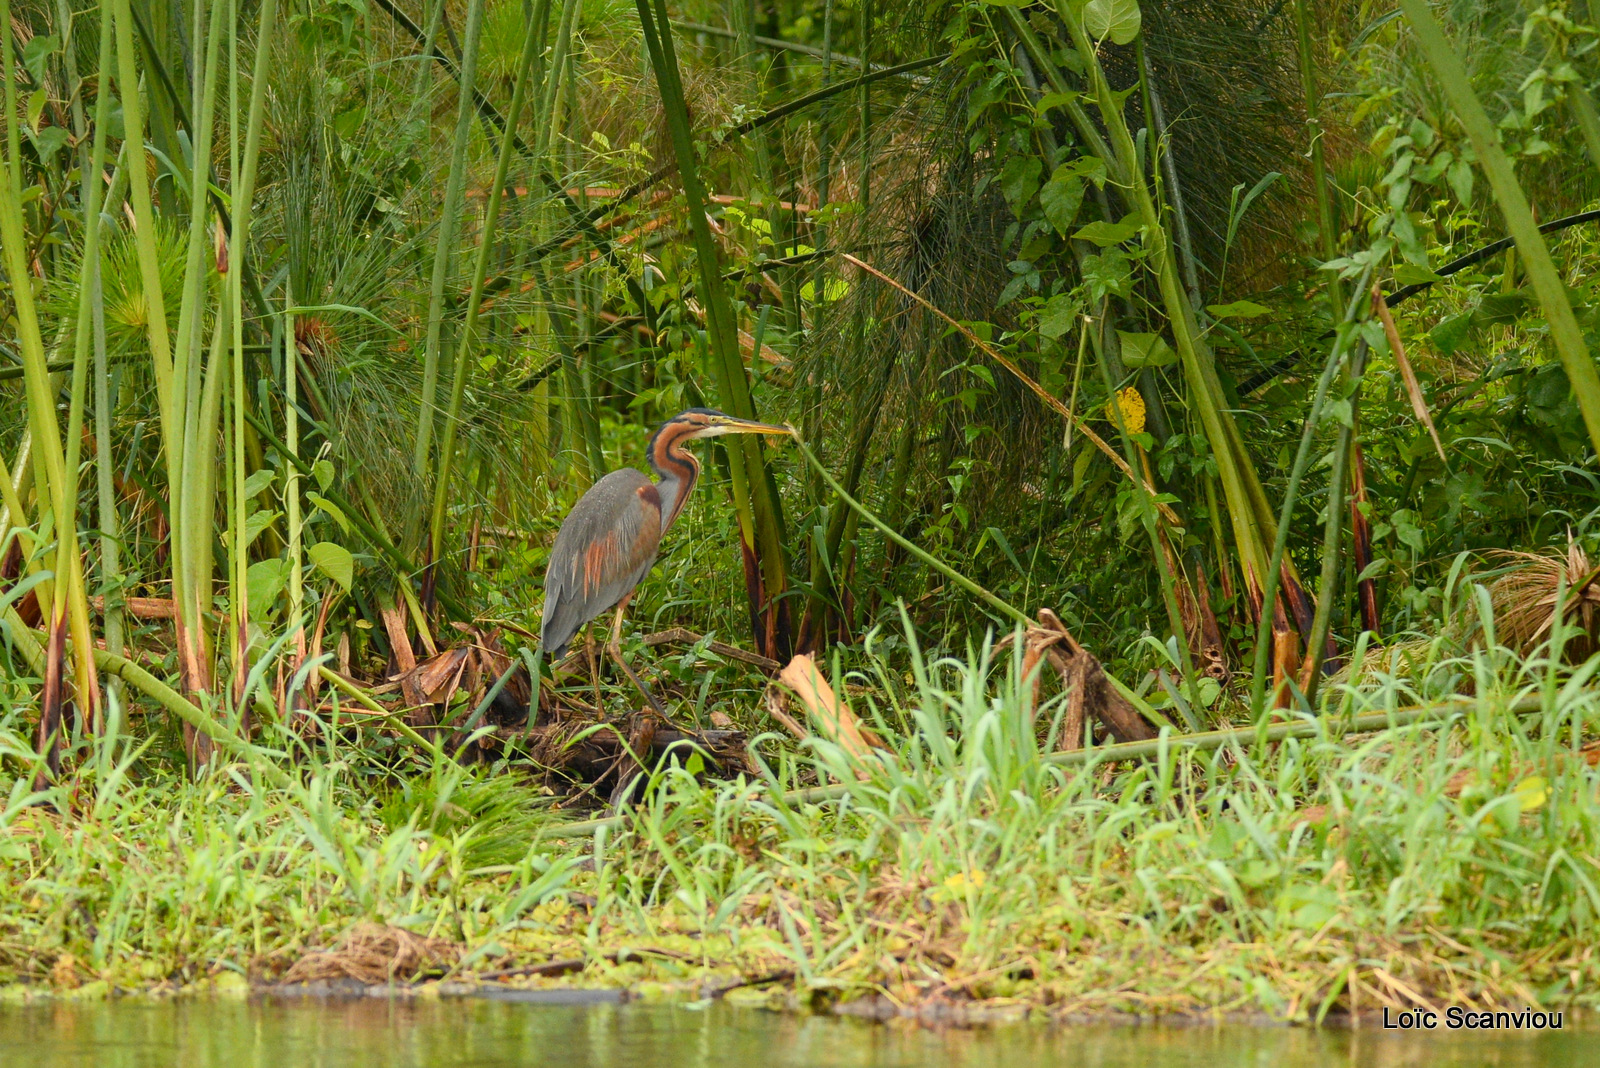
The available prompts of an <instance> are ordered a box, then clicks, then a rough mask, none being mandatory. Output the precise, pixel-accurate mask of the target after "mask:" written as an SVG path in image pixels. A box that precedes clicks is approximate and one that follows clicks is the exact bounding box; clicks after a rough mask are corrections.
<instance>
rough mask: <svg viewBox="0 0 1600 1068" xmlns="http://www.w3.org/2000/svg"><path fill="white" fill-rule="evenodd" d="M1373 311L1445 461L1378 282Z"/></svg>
mask: <svg viewBox="0 0 1600 1068" xmlns="http://www.w3.org/2000/svg"><path fill="white" fill-rule="evenodd" d="M1372 311H1373V313H1374V314H1375V315H1377V317H1378V318H1379V320H1381V321H1382V322H1383V334H1384V336H1385V337H1387V338H1388V339H1389V351H1390V352H1392V353H1394V362H1395V363H1397V364H1399V366H1400V377H1401V378H1402V379H1403V380H1404V381H1405V384H1406V396H1407V397H1408V398H1409V399H1410V401H1411V410H1412V411H1413V412H1415V413H1416V416H1417V420H1418V421H1419V422H1420V423H1421V424H1422V425H1423V426H1425V427H1427V428H1428V436H1429V437H1430V438H1432V439H1433V447H1434V448H1435V449H1437V450H1439V459H1441V460H1444V445H1442V444H1441V443H1440V442H1439V431H1438V430H1436V429H1435V428H1434V425H1433V416H1432V415H1429V414H1428V402H1427V400H1426V399H1425V398H1424V397H1423V396H1422V386H1421V384H1419V383H1418V382H1417V372H1416V371H1414V370H1412V367H1411V361H1410V359H1408V358H1407V357H1406V347H1405V346H1404V345H1402V344H1401V343H1400V331H1399V329H1398V328H1397V327H1396V326H1395V325H1394V316H1393V315H1391V314H1389V305H1388V304H1387V303H1386V302H1385V301H1384V299H1383V290H1381V289H1379V288H1378V286H1377V283H1376V282H1374V283H1373V286H1372ZM1446 462H1448V461H1446Z"/></svg>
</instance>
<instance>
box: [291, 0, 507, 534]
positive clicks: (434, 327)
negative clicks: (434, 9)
mask: <svg viewBox="0 0 1600 1068" xmlns="http://www.w3.org/2000/svg"><path fill="white" fill-rule="evenodd" d="M465 32H466V38H465V40H464V41H463V42H462V50H461V76H460V83H461V88H460V93H459V95H460V98H461V99H460V103H459V105H458V106H457V108H456V128H455V135H454V137H453V139H452V140H451V144H450V171H449V173H448V175H447V176H446V177H445V184H444V206H443V208H442V209H441V212H440V216H439V234H438V239H437V240H438V243H437V244H436V245H435V246H434V256H433V278H432V281H431V283H430V287H429V290H428V328H427V329H428V333H427V338H426V340H425V341H424V343H423V350H422V403H421V407H420V410H419V412H418V415H417V434H416V443H415V447H414V449H413V451H412V455H411V469H412V472H413V473H414V474H415V475H416V476H417V477H418V478H421V477H423V475H424V474H425V473H426V471H427V466H428V457H429V456H430V455H431V452H432V449H433V421H434V415H433V409H434V398H435V397H436V396H437V394H438V392H439V335H440V333H441V331H442V330H443V327H444V291H445V287H446V285H447V284H448V283H449V281H450V260H451V258H452V257H453V256H454V255H455V239H456V230H457V228H458V227H459V226H460V223H461V204H462V200H463V198H464V195H465V190H466V181H467V142H468V140H469V139H470V135H471V133H472V117H473V115H474V114H476V113H477V107H476V105H475V103H474V100H473V89H474V87H475V86H476V85H477V77H478V40H479V38H480V37H481V36H482V32H483V0H467V25H466V31H465ZM292 351H293V346H292V344H291V356H292ZM430 563H431V561H430Z"/></svg>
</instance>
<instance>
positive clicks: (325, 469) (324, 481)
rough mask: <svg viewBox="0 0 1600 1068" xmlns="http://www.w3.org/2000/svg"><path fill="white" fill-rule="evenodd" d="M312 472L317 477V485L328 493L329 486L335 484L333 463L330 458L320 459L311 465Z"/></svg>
mask: <svg viewBox="0 0 1600 1068" xmlns="http://www.w3.org/2000/svg"><path fill="white" fill-rule="evenodd" d="M311 474H312V475H313V476H314V477H315V478H316V480H317V485H319V486H321V487H322V491H323V492H324V493H326V492H327V491H328V487H329V486H331V485H333V463H332V462H331V461H329V460H318V461H317V462H316V463H314V464H312V465H311Z"/></svg>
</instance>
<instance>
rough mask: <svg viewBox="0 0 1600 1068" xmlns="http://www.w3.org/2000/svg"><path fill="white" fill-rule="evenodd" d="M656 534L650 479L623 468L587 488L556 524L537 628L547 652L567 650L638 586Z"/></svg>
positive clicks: (657, 503) (656, 503)
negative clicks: (590, 623)
mask: <svg viewBox="0 0 1600 1068" xmlns="http://www.w3.org/2000/svg"><path fill="white" fill-rule="evenodd" d="M660 540H661V499H660V496H659V495H658V494H657V492H656V487H655V483H653V482H651V481H650V480H649V479H648V478H646V477H645V476H644V475H643V474H641V473H640V472H638V471H635V470H634V469H633V468H631V467H625V468H623V469H622V470H620V471H613V472H612V473H611V474H609V475H607V476H606V477H605V478H602V479H601V480H600V481H599V482H596V483H595V484H594V485H593V486H592V487H590V489H589V492H587V493H585V494H584V495H583V497H582V498H581V499H580V500H579V501H578V503H577V504H576V505H575V506H574V507H573V509H572V511H571V512H570V513H569V514H568V515H567V518H566V520H565V521H564V522H563V523H562V524H561V530H560V532H559V533H558V534H557V535H556V543H555V547H554V548H553V549H552V550H551V552H550V563H549V567H548V569H547V571H546V573H545V599H544V619H543V622H542V625H541V627H540V640H541V642H542V644H543V645H544V647H545V649H546V650H547V651H548V653H549V655H551V656H552V657H556V656H560V655H562V654H563V653H565V652H566V647H567V643H568V642H570V641H571V639H572V636H573V635H574V634H576V633H577V632H578V628H579V627H582V626H583V625H584V624H585V623H587V622H588V621H589V620H591V619H593V618H595V617H596V616H598V615H600V614H601V613H602V612H605V611H607V610H608V609H610V608H611V607H612V606H614V605H615V604H616V603H617V602H618V601H620V600H622V598H623V597H624V596H626V595H627V594H628V593H629V592H630V591H631V590H632V589H633V588H634V586H636V585H638V583H639V580H640V579H642V578H644V576H645V575H646V574H647V573H648V572H649V570H650V565H651V564H652V563H653V562H654V561H655V557H656V548H657V546H658V544H659V543H660Z"/></svg>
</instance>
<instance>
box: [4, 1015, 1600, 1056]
mask: <svg viewBox="0 0 1600 1068" xmlns="http://www.w3.org/2000/svg"><path fill="white" fill-rule="evenodd" d="M89 1065H93V1066H95V1068H147V1066H149V1068H155V1066H160V1068H201V1066H205V1068H210V1066H212V1065H219V1066H220V1065H226V1066H229V1068H257V1066H260V1068H268V1066H270V1068H290V1066H292V1068H368V1066H373V1068H464V1066H467V1065H472V1066H474V1068H498V1066H502V1065H504V1066H512V1065H515V1066H518V1068H540V1066H550V1068H591V1066H593V1068H601V1066H604V1068H613V1066H616V1068H969V1066H970V1068H980V1066H981V1068H1037V1066H1042V1065H1070V1066H1073V1068H1080V1066H1082V1068H1120V1066H1124V1065H1126V1066H1129V1068H1132V1066H1139V1068H1146V1066H1151V1065H1161V1066H1168V1065H1172V1066H1179V1068H1187V1066H1193V1068H1245V1066H1250V1068H1300V1066H1305V1068H1323V1066H1332V1065H1374V1066H1385V1068H1387V1066H1393V1068H1401V1066H1407V1068H1409V1066H1412V1065H1417V1066H1423V1065H1426V1066H1428V1068H1454V1066H1460V1068H1468V1066H1472V1068H1477V1066H1480V1065H1494V1066H1501V1068H1521V1066H1527V1068H1575V1066H1580V1065H1582V1066H1588V1065H1597V1066H1600V1031H1596V1030H1586V1029H1584V1030H1580V1029H1578V1028H1576V1027H1574V1026H1573V1024H1572V1022H1571V1017H1570V1016H1569V1017H1568V1024H1567V1030H1565V1031H1562V1032H1554V1033H1543V1034H1537V1033H1509V1034H1497V1035H1485V1034H1476V1035H1470V1036H1469V1035H1465V1034H1460V1033H1457V1034H1446V1033H1443V1032H1442V1031H1441V1032H1438V1033H1433V1034H1426V1035H1421V1036H1398V1035H1389V1034H1380V1033H1374V1032H1372V1031H1370V1030H1368V1031H1363V1032H1361V1033H1358V1034H1357V1033H1337V1032H1323V1033H1320V1034H1319V1033H1313V1032H1310V1031H1306V1030H1304V1029H1298V1028H1267V1027H1262V1028H1253V1027H1238V1026H1226V1027H1219V1028H1209V1027H1187V1028H1156V1027H1081V1028H1061V1029H1048V1028H1044V1027H1041V1026H1031V1025H1017V1026H1009V1027H999V1028H993V1029H988V1030H974V1031H929V1030H924V1029H917V1028H914V1027H909V1026H898V1025H897V1026H885V1025H881V1024H871V1023H864V1022H860V1021H855V1020H842V1019H834V1018H823V1017H794V1016H784V1015H779V1014H775V1013H768V1012H763V1011H759V1010H754V1009H736V1008H731V1007H726V1006H714V1007H712V1008H710V1009H706V1010H701V1011H696V1010H694V1009H687V1008H684V1007H682V1006H673V1005H640V1004H635V1005H589V1006H561V1005H527V1004H510V1003H504V1002H494V1001H484V1000H476V999H473V1000H467V999H461V1000H454V999H452V1000H445V1001H434V1002H420V1003H417V1002H405V1001H384V1000H377V999H360V1000H350V1001H331V1002H326V1001H325V1002H319V1001H312V1000H296V1001H277V1002H274V1001H250V1002H242V1001H241V1002H216V1001H187V1002H166V1003H153V1002H135V1001H123V1002H101V1003H96V1004H82V1005H73V1004H67V1003H61V1004H51V1005H42V1006H30V1007H20V1008H19V1007H3V1008H0V1068H13V1066H15V1068H23V1066H26V1068H66V1066H72V1068H80V1066H89Z"/></svg>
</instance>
